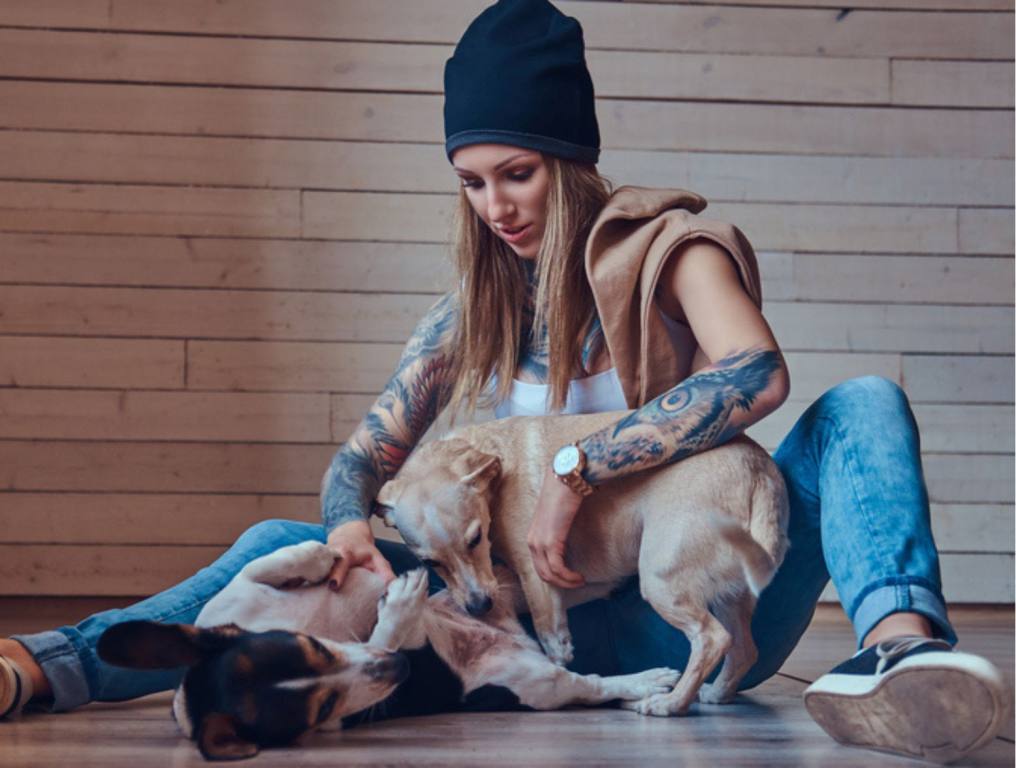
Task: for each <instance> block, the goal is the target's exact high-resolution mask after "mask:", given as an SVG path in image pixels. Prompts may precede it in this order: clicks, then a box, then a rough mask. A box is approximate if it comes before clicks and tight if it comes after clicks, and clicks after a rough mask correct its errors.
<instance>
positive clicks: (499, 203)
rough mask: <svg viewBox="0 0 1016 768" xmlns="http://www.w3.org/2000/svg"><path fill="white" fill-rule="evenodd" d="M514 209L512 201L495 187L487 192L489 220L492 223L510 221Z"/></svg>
mask: <svg viewBox="0 0 1016 768" xmlns="http://www.w3.org/2000/svg"><path fill="white" fill-rule="evenodd" d="M513 209H514V205H513V204H512V201H511V200H509V199H508V197H507V196H506V195H505V194H504V192H502V191H501V190H499V189H497V188H496V187H494V186H493V185H491V186H490V187H488V191H487V219H488V220H489V221H491V222H494V221H504V220H505V219H508V218H509V217H510V216H511V214H512V212H513Z"/></svg>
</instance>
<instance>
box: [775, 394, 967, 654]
mask: <svg viewBox="0 0 1016 768" xmlns="http://www.w3.org/2000/svg"><path fill="white" fill-rule="evenodd" d="M775 458H776V462H777V464H779V465H780V469H781V470H782V471H783V474H784V477H785V478H786V479H787V483H788V486H791V487H792V490H791V493H792V495H793V494H794V493H796V494H797V495H799V496H800V497H802V498H803V499H804V500H805V503H806V505H807V508H808V516H809V518H811V523H812V524H813V525H817V526H818V528H819V530H820V533H821V541H822V542H823V546H822V554H823V556H824V558H825V563H826V567H827V568H828V570H829V573H830V575H831V576H832V580H833V583H834V584H835V585H836V590H837V593H838V594H839V598H840V602H841V603H842V605H843V608H844V610H845V611H846V613H847V616H848V618H849V619H850V621H851V622H852V623H853V626H854V632H855V634H856V637H857V645H858V648H860V647H861V646H862V644H863V643H864V640H865V637H867V636H868V635H869V633H870V632H871V631H872V629H874V628H875V627H876V626H878V625H879V624H880V623H882V622H883V621H884V620H886V619H887V617H889V616H890V615H903V616H906V615H908V614H913V615H915V616H916V617H924V619H926V620H927V622H928V624H927V625H926V626H930V629H931V631H932V633H933V634H934V635H935V636H936V637H941V638H943V639H945V640H947V641H949V642H950V643H955V642H956V634H955V632H954V631H953V628H952V626H951V625H950V623H949V620H948V618H947V616H946V606H945V601H944V599H943V597H942V580H941V576H940V571H939V562H938V551H937V550H936V548H935V542H934V540H933V538H932V533H931V519H930V514H929V510H928V494H927V491H926V489H925V485H924V475H923V473H922V470H921V448H920V438H919V435H918V432H917V423H916V422H915V421H914V415H913V413H912V412H911V410H910V405H909V403H908V401H907V397H906V395H905V394H904V392H903V390H902V389H900V387H899V386H897V385H896V384H895V383H894V382H892V381H889V380H888V379H885V378H881V377H878V376H866V377H863V378H859V379H851V380H850V381H846V382H844V383H842V384H840V385H838V386H836V387H834V388H833V389H831V390H829V391H828V392H826V393H825V394H824V395H823V396H822V397H821V398H819V399H818V400H817V401H816V402H815V403H814V404H812V406H811V407H810V408H809V409H808V410H807V411H805V413H804V414H803V415H802V417H801V419H800V420H799V421H798V423H797V425H796V426H795V427H794V429H793V430H792V431H791V433H790V434H789V435H788V436H787V438H786V439H785V440H784V441H783V443H782V444H781V445H780V448H779V449H778V450H777V452H776V455H775ZM820 499H821V503H820V502H819V500H820Z"/></svg>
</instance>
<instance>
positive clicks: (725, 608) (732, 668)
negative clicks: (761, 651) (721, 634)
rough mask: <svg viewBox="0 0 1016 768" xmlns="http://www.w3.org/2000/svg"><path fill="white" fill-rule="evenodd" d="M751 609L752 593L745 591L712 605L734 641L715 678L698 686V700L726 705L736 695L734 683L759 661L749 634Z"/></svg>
mask: <svg viewBox="0 0 1016 768" xmlns="http://www.w3.org/2000/svg"><path fill="white" fill-rule="evenodd" d="M754 610H755V596H754V595H753V594H752V593H751V592H749V591H748V590H745V591H744V592H742V593H741V594H740V595H738V596H737V597H735V598H733V599H731V600H729V601H724V602H721V603H718V604H717V605H716V606H715V608H714V613H715V614H716V618H718V619H719V620H720V623H722V624H723V626H724V627H726V629H727V631H728V632H730V634H731V637H733V643H732V644H731V646H730V650H729V651H728V652H727V655H726V657H724V659H723V668H722V669H721V670H720V673H719V674H718V675H717V676H716V679H715V680H713V682H711V683H705V684H704V685H703V686H702V687H701V688H700V689H699V693H698V698H699V701H702V702H705V703H707V704H726V703H728V702H730V701H733V699H734V696H736V695H737V684H738V683H740V682H741V678H742V677H744V676H745V674H747V672H748V670H749V669H751V668H752V666H753V665H754V664H755V662H756V661H757V660H758V649H757V648H756V647H755V640H754V639H753V638H752V636H751V615H752V612H753V611H754Z"/></svg>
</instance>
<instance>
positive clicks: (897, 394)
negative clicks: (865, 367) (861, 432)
mask: <svg viewBox="0 0 1016 768" xmlns="http://www.w3.org/2000/svg"><path fill="white" fill-rule="evenodd" d="M817 404H818V405H820V406H822V407H824V408H826V409H833V410H836V411H839V412H842V411H844V410H846V411H850V412H863V413H864V414H865V418H871V417H872V416H873V415H874V414H875V413H877V412H880V411H901V410H902V411H907V410H909V408H910V403H909V401H908V400H907V394H906V392H904V391H903V388H902V387H900V385H899V384H897V383H896V382H895V381H893V380H892V379H887V378H886V377H885V376H858V377H856V378H853V379H847V380H846V381H842V382H840V383H839V384H837V385H836V386H834V387H832V388H831V389H829V390H828V391H826V393H825V394H823V395H822V397H820V398H819V400H818V403H817Z"/></svg>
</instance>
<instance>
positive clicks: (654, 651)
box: [15, 376, 956, 713]
mask: <svg viewBox="0 0 1016 768" xmlns="http://www.w3.org/2000/svg"><path fill="white" fill-rule="evenodd" d="M774 459H775V460H776V463H777V464H778V466H779V467H780V470H781V471H782V473H783V476H784V478H785V479H786V482H787V488H788V491H789V496H790V523H789V535H790V542H791V545H790V549H789V550H788V552H787V556H786V558H785V560H784V562H783V565H782V566H781V567H780V569H779V571H778V572H777V574H776V576H775V577H774V579H773V581H772V582H771V583H770V585H769V586H768V587H767V588H766V589H765V590H764V591H763V593H762V595H761V596H760V598H759V601H758V606H757V609H756V611H755V615H754V618H753V620H752V634H753V636H754V638H755V642H756V644H757V645H758V650H759V657H758V661H757V663H756V664H755V666H754V667H753V668H752V669H751V670H750V671H749V672H748V674H747V675H746V677H745V678H744V680H743V681H742V682H741V686H740V687H741V689H742V690H743V689H747V688H751V687H753V686H756V685H758V684H759V683H761V682H762V681H763V680H765V679H767V678H768V677H770V676H772V675H773V674H775V673H776V671H777V670H778V669H779V668H780V666H781V665H782V664H783V662H784V661H785V660H786V658H787V657H788V656H789V655H790V652H791V651H792V650H793V649H794V646H795V645H796V644H797V641H798V639H799V638H800V637H801V635H802V634H803V633H804V630H805V629H806V628H807V626H808V623H809V622H810V620H811V617H812V614H813V613H814V610H815V605H816V603H817V601H818V597H819V595H820V594H821V592H822V590H823V588H824V587H825V585H826V583H827V582H828V580H829V578H830V576H831V577H832V580H833V583H834V584H835V585H836V589H837V592H838V593H839V596H840V600H841V602H842V603H843V608H844V610H845V611H846V613H847V616H848V617H849V618H850V620H851V622H852V623H853V626H854V631H855V633H856V635H857V638H858V644H859V645H860V642H861V640H863V638H864V636H865V635H866V634H867V633H868V631H869V630H870V629H871V628H872V627H874V626H875V625H876V624H877V623H878V622H879V621H881V620H882V619H883V618H884V617H885V616H887V615H889V614H891V613H894V612H899V611H910V612H914V613H918V614H922V615H923V616H925V617H927V618H928V619H929V621H930V622H931V624H932V626H933V627H934V630H935V634H936V635H938V636H940V637H944V638H945V639H947V640H948V641H949V642H951V643H955V642H956V635H955V632H954V631H953V629H952V627H951V626H950V624H949V621H948V619H947V617H946V608H945V602H944V600H943V599H942V593H941V577H940V574H939V565H938V554H937V552H936V549H935V544H934V541H933V540H932V535H931V526H930V521H929V513H928V496H927V492H926V490H925V486H924V478H923V475H922V472H921V460H920V442H919V437H918V433H917V425H916V423H915V422H914V417H913V414H912V412H911V410H910V406H909V404H908V402H907V399H906V395H905V394H904V393H903V391H902V390H901V389H900V388H899V387H898V386H897V385H896V384H895V383H893V382H891V381H889V380H888V379H883V378H880V377H875V376H869V377H864V378H859V379H852V380H850V381H847V382H844V383H842V384H839V385H837V386H836V387H834V388H833V389H831V390H829V391H828V392H826V393H825V394H824V395H822V397H821V398H819V399H818V400H817V401H816V402H815V403H813V404H812V405H811V406H810V407H809V408H808V410H807V411H805V413H804V414H803V415H802V416H801V418H800V419H799V420H798V421H797V423H796V424H795V425H794V427H793V429H792V430H791V431H790V434H788V435H787V437H786V438H785V439H784V440H783V442H782V443H781V444H780V446H779V448H777V450H776V453H775V454H774ZM308 539H316V540H318V541H324V539H325V532H324V529H323V528H322V527H321V526H319V525H312V524H309V523H299V522H292V521H286V520H268V521H265V522H261V523H258V524H257V525H254V526H253V527H252V528H250V529H249V530H247V531H246V532H245V533H243V534H242V535H241V536H240V537H239V538H238V539H237V541H236V543H234V544H233V546H232V547H230V548H229V550H228V551H227V552H226V553H225V554H223V555H222V556H221V557H220V558H219V559H218V560H216V561H215V562H214V563H212V564H211V565H209V566H208V567H207V568H204V569H202V570H201V571H199V572H198V573H197V574H195V575H194V576H192V577H191V578H189V579H187V580H186V581H183V582H181V583H180V584H177V585H176V586H174V587H171V588H169V589H167V590H166V591H165V592H162V593H160V594H158V595H155V596H154V597H150V598H148V599H147V600H144V601H142V602H140V603H137V604H135V605H132V606H130V607H128V608H124V609H116V610H111V611H104V612H102V613H98V614H96V615H94V616H90V617H89V618H87V619H85V620H84V621H82V622H81V623H80V624H77V625H76V626H68V627H62V628H60V629H58V630H54V631H49V632H41V633H38V634H33V635H21V636H16V638H15V639H17V640H18V641H19V642H21V643H22V644H23V645H24V646H25V647H26V648H27V649H28V650H29V651H30V652H31V653H32V655H33V656H34V658H35V660H36V661H37V662H38V663H39V665H40V666H41V667H42V669H43V671H44V672H45V674H46V676H47V678H48V679H49V682H50V684H51V686H52V688H53V702H52V704H51V708H52V709H53V710H54V711H59V710H66V709H70V708H72V707H75V706H78V705H80V704H84V703H86V702H89V701H119V700H123V699H131V698H135V697H137V696H142V695H144V694H148V693H153V692H155V691H161V690H166V689H169V688H172V687H175V686H176V685H177V684H178V683H179V682H180V679H181V677H182V672H183V670H157V671H148V670H133V669H123V668H119V667H114V666H110V665H109V664H106V663H104V662H103V661H101V660H100V659H99V658H98V656H97V655H96V653H95V646H96V643H97V642H98V639H99V636H100V635H101V634H102V632H103V631H104V630H105V629H106V628H107V627H109V626H110V625H112V624H116V623H119V622H122V621H128V620H131V619H150V620H154V621H164V622H182V623H191V622H193V621H194V620H195V618H196V617H197V615H198V612H199V611H200V610H201V608H202V606H203V605H204V604H205V603H206V602H207V601H208V600H209V599H210V598H211V597H212V596H213V595H215V594H216V593H217V592H218V591H219V590H220V589H222V587H224V586H225V585H226V584H227V583H229V581H230V580H231V579H232V578H233V576H235V575H236V573H237V572H238V571H239V570H240V569H241V568H242V567H243V566H244V565H245V564H246V563H248V562H250V561H251V560H253V559H255V558H257V557H260V556H262V555H265V554H267V553H269V552H272V551H274V550H275V549H277V548H279V547H282V546H286V545H289V544H296V543H299V542H301V541H306V540H308ZM379 546H380V547H381V548H382V551H383V552H384V554H385V556H386V557H388V558H389V559H390V561H391V562H392V565H393V567H394V568H395V570H396V571H397V572H401V571H405V570H408V569H410V568H413V567H416V566H418V563H417V562H416V560H415V558H413V556H412V555H411V554H410V553H409V552H408V550H406V548H405V547H403V546H401V545H397V544H389V543H388V542H379ZM431 579H432V583H436V582H437V580H436V578H435V577H434V575H433V574H432V575H431ZM568 619H569V623H570V626H571V630H572V635H573V640H574V643H575V660H574V661H573V663H572V664H571V665H570V666H571V668H572V669H574V670H576V671H578V672H583V673H591V672H595V673H598V674H601V675H609V674H621V673H628V672H634V671H639V670H643V669H648V668H650V667H657V666H670V667H674V668H677V669H683V668H684V667H685V665H686V661H687V658H688V652H689V647H688V641H687V640H686V638H685V637H684V635H683V634H682V633H681V632H680V631H678V630H677V629H675V628H673V627H672V626H670V625H669V624H667V623H666V622H665V621H664V620H663V619H661V618H660V617H659V616H658V615H657V614H656V613H655V612H654V611H653V609H652V608H651V607H650V606H649V605H648V604H647V603H646V602H645V601H644V600H642V598H641V597H640V594H639V589H638V583H637V580H635V579H632V580H631V581H629V582H628V583H627V584H625V585H624V586H622V587H621V588H620V589H618V590H616V591H615V592H614V594H612V595H611V596H610V597H608V598H604V599H601V600H596V601H593V602H590V603H586V604H584V605H580V606H576V607H575V608H573V609H572V610H570V611H569V612H568ZM442 667H443V665H435V664H423V665H421V670H422V671H421V672H420V675H417V674H416V670H415V669H414V675H411V678H412V677H414V676H415V677H417V678H418V677H420V676H427V675H433V676H435V677H436V678H439V679H434V680H428V681H421V680H419V679H417V680H415V681H414V682H415V683H416V684H420V683H426V684H425V685H424V686H423V688H424V689H427V688H428V687H429V689H430V690H431V691H434V690H435V686H443V685H454V681H452V680H450V679H446V678H444V677H442V674H446V672H447V671H446V670H445V671H444V672H441V671H440V670H441V668H442ZM407 713H408V712H407Z"/></svg>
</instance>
